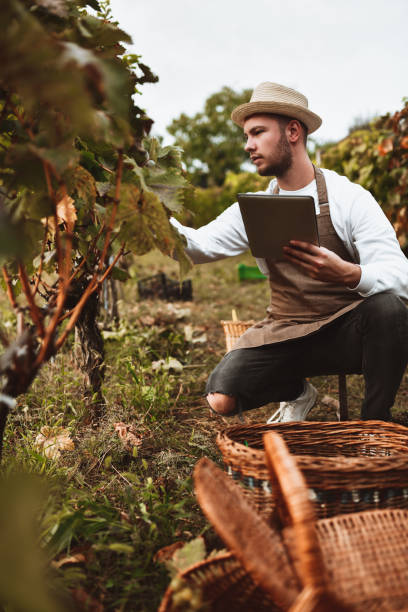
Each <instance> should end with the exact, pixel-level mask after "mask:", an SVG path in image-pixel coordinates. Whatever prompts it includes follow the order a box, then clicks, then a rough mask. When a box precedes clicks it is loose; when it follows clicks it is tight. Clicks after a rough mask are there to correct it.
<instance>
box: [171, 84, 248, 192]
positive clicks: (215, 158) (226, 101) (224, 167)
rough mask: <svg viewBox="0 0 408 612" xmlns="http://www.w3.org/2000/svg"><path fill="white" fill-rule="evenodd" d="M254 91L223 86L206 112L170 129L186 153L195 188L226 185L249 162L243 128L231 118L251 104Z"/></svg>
mask: <svg viewBox="0 0 408 612" xmlns="http://www.w3.org/2000/svg"><path fill="white" fill-rule="evenodd" d="M250 96H251V90H249V89H245V90H243V91H239V92H237V91H234V90H233V89H231V88H230V87H223V88H222V89H221V90H220V91H219V92H217V93H214V94H212V95H211V96H210V97H209V98H207V100H206V102H205V105H204V109H203V111H201V112H200V113H197V114H196V115H194V116H192V117H189V116H188V115H186V114H184V113H183V114H181V115H180V117H178V118H177V119H174V120H173V121H172V123H171V124H170V125H169V126H168V128H167V131H168V132H169V133H170V134H171V135H172V136H174V138H175V144H176V145H178V146H180V147H181V148H182V149H183V151H184V161H185V163H186V167H187V171H188V173H189V175H190V176H191V179H192V181H193V183H194V184H195V185H198V186H201V187H206V186H214V185H219V186H220V185H222V184H223V182H224V179H225V176H226V174H227V172H228V171H230V172H235V173H236V172H239V171H240V170H241V167H242V165H243V164H244V162H245V161H246V160H247V154H246V153H245V151H244V141H243V137H242V129H241V128H240V127H238V126H237V125H236V124H235V123H234V122H233V121H232V119H231V112H232V110H233V109H234V108H235V107H236V106H238V105H239V104H244V103H245V102H248V100H249V98H250Z"/></svg>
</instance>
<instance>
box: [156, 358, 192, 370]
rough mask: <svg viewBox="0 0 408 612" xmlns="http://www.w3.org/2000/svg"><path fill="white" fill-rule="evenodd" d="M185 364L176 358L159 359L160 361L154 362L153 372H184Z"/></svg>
mask: <svg viewBox="0 0 408 612" xmlns="http://www.w3.org/2000/svg"><path fill="white" fill-rule="evenodd" d="M183 367H184V366H183V364H182V363H180V362H179V360H178V359H175V358H174V357H167V359H159V360H158V361H153V362H152V370H154V371H156V370H165V371H169V370H173V371H174V372H182V371H183Z"/></svg>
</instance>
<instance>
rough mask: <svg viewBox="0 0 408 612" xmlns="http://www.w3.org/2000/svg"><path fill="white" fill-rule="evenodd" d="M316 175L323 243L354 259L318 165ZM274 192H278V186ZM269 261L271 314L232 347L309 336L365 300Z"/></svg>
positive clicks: (287, 263) (289, 265)
mask: <svg viewBox="0 0 408 612" xmlns="http://www.w3.org/2000/svg"><path fill="white" fill-rule="evenodd" d="M315 176H316V186H317V194H318V199H319V206H320V214H319V215H317V226H318V230H319V237H320V245H321V246H324V247H326V248H327V249H330V250H331V251H334V252H335V253H336V254H337V255H339V256H340V257H341V258H342V259H344V260H346V261H350V262H352V261H353V260H352V258H351V257H350V255H349V253H348V251H347V249H346V247H345V246H344V244H343V242H342V241H341V240H340V238H339V236H338V235H337V233H336V231H335V229H334V227H333V224H332V221H331V217H330V209H329V204H328V197H327V187H326V181H325V178H324V175H323V172H322V171H321V170H320V169H319V168H315ZM274 193H279V187H278V185H276V187H275V190H274ZM266 264H267V266H268V270H269V282H270V287H271V303H270V305H269V307H268V308H267V313H268V316H267V317H266V319H264V320H263V321H260V322H259V323H256V325H253V326H252V327H250V328H249V329H248V330H247V331H246V332H245V333H244V334H243V335H242V336H241V337H240V338H239V339H238V340H237V342H236V343H235V344H234V346H233V348H232V350H235V349H238V348H251V347H255V346H263V345H264V344H273V343H274V342H283V341H285V340H292V339H294V338H301V337H303V336H307V335H309V334H312V333H313V332H316V331H317V330H319V329H320V328H321V327H323V326H324V325H327V324H328V323H330V322H331V321H334V319H337V317H340V316H341V315H343V314H344V313H346V312H348V311H349V310H352V309H353V308H355V307H356V306H358V304H360V303H361V302H362V300H363V299H364V298H362V297H360V296H359V295H358V294H357V293H355V292H354V291H350V290H349V289H347V287H345V286H344V285H338V284H336V283H326V282H323V281H319V280H316V279H313V278H310V277H309V276H307V275H306V274H304V273H303V272H302V271H301V270H300V269H298V268H297V267H296V266H295V265H293V264H292V263H290V262H285V261H283V262H273V261H268V260H266Z"/></svg>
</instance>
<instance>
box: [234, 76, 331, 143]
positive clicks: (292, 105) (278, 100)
mask: <svg viewBox="0 0 408 612" xmlns="http://www.w3.org/2000/svg"><path fill="white" fill-rule="evenodd" d="M257 113H274V114H276V115H285V116H286V117H291V118H292V119H298V120H299V121H302V122H303V123H304V124H305V125H306V127H307V128H308V131H309V134H311V133H312V132H314V131H315V130H317V128H319V127H320V125H321V123H322V120H321V118H320V117H319V116H318V115H316V114H315V113H312V111H310V110H309V109H308V103H307V98H306V97H305V96H304V95H302V94H301V93H299V92H298V91H296V90H294V89H291V88H290V87H285V86H284V85H278V83H270V82H268V81H267V82H265V83H261V84H260V85H258V86H257V87H255V89H254V91H253V93H252V96H251V100H250V101H249V102H247V104H240V106H237V108H235V109H234V110H233V111H232V114H231V119H232V120H233V121H234V122H235V123H237V124H238V125H239V126H241V127H243V125H244V122H245V120H246V119H247V118H248V117H250V116H251V115H255V114H257Z"/></svg>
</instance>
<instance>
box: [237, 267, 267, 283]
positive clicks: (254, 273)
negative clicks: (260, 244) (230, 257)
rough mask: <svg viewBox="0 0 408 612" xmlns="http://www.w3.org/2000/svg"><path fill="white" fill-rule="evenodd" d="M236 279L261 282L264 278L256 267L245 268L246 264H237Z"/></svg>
mask: <svg viewBox="0 0 408 612" xmlns="http://www.w3.org/2000/svg"><path fill="white" fill-rule="evenodd" d="M238 278H239V280H240V281H246V280H262V279H265V278H266V276H265V275H264V274H262V272H261V271H260V269H259V268H258V267H257V266H247V265H246V264H243V263H240V264H238Z"/></svg>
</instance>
